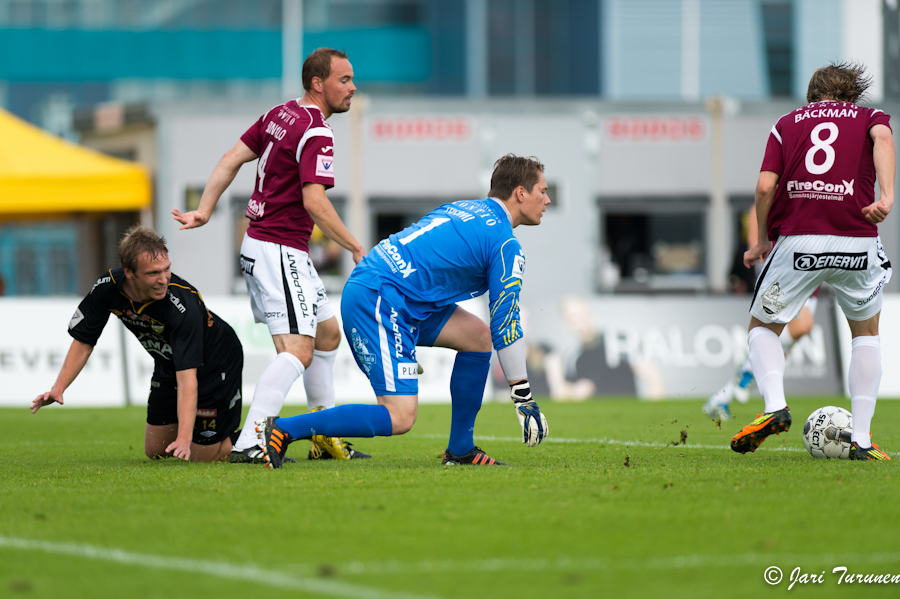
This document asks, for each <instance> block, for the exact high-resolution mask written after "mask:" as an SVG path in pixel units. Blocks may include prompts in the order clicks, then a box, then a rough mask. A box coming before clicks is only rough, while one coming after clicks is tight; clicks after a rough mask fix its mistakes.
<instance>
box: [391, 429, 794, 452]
mask: <svg viewBox="0 0 900 599" xmlns="http://www.w3.org/2000/svg"><path fill="white" fill-rule="evenodd" d="M406 436H407V437H419V438H421V439H446V438H447V436H446V435H418V434H415V433H413V434H412V435H406ZM476 437H477V438H478V440H479V441H510V442H513V443H521V442H522V439H521V438H519V437H491V436H483V435H476ZM544 443H594V444H597V445H625V446H627V447H659V448H666V447H668V448H669V449H729V450H730V449H731V447H729V446H728V445H697V444H691V443H683V444H682V443H679V444H678V445H674V444H673V443H648V442H646V441H622V440H619V439H605V438H601V439H596V438H595V439H565V438H563V439H557V438H555V437H548V438H547V440H546V441H544ZM759 450H766V451H804V452H805V451H806V450H805V449H803V448H801V447H760V448H759ZM759 450H757V451H759Z"/></svg>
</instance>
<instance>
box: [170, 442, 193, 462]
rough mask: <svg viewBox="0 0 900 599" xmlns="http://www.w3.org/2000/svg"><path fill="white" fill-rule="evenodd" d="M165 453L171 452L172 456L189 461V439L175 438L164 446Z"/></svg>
mask: <svg viewBox="0 0 900 599" xmlns="http://www.w3.org/2000/svg"><path fill="white" fill-rule="evenodd" d="M166 453H167V454H171V455H172V457H173V458H178V459H180V460H184V461H185V462H189V461H190V459H191V440H190V439H186V440H179V439H175V440H174V441H172V442H171V443H169V446H168V447H166Z"/></svg>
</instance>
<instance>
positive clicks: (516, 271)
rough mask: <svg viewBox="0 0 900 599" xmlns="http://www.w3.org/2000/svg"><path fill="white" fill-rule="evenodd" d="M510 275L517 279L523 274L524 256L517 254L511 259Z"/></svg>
mask: <svg viewBox="0 0 900 599" xmlns="http://www.w3.org/2000/svg"><path fill="white" fill-rule="evenodd" d="M512 276H514V277H515V278H517V279H521V278H522V277H524V276H525V256H522V255H519V256H516V257H515V258H514V259H513V265H512Z"/></svg>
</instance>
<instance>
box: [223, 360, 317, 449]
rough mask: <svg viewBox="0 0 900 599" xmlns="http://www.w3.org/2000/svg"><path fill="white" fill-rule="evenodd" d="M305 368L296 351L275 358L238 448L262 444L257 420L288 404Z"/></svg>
mask: <svg viewBox="0 0 900 599" xmlns="http://www.w3.org/2000/svg"><path fill="white" fill-rule="evenodd" d="M303 370H304V368H303V363H302V362H300V360H299V359H298V358H297V356H295V355H294V354H290V353H288V352H281V353H280V354H278V355H277V356H275V360H274V361H273V362H272V363H271V364H269V367H268V368H266V369H265V370H264V371H263V373H262V375H260V377H259V381H257V383H256V389H255V390H254V391H253V401H251V402H250V410H249V411H248V412H247V419H246V420H244V428H243V430H242V431H241V435H240V436H239V437H238V440H237V442H236V443H235V444H234V448H235V449H236V450H238V451H243V450H245V449H247V448H248V447H253V446H254V445H258V444H259V438H257V436H256V430H255V427H254V426H253V423H254V421H256V420H260V419H262V418H268V417H269V416H278V413H279V412H280V411H281V408H283V407H284V397H285V396H286V395H287V394H288V391H290V390H291V386H292V385H293V384H294V381H296V380H297V378H298V377H300V376H301V375H302V374H303Z"/></svg>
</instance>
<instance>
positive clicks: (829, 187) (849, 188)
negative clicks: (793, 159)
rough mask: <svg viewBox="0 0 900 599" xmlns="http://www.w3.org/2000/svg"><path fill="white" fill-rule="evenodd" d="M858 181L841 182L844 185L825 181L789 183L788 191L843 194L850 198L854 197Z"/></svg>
mask: <svg viewBox="0 0 900 599" xmlns="http://www.w3.org/2000/svg"><path fill="white" fill-rule="evenodd" d="M855 182H856V179H852V180H850V181H844V180H841V183H843V185H837V184H836V183H826V182H825V181H820V180H816V181H788V182H787V190H788V191H824V192H825V193H842V194H845V195H848V196H852V195H853V184H854V183H855Z"/></svg>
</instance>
